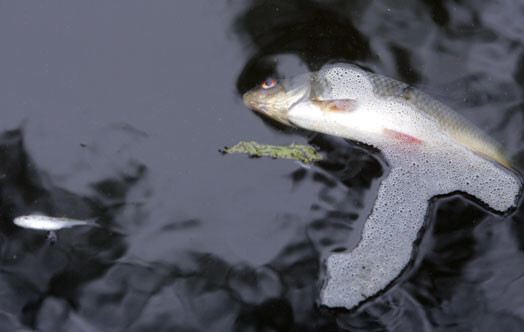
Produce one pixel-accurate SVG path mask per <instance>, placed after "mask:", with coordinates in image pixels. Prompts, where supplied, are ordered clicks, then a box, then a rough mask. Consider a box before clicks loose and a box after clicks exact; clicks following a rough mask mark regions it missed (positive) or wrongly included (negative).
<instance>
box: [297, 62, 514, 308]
mask: <svg viewBox="0 0 524 332" xmlns="http://www.w3.org/2000/svg"><path fill="white" fill-rule="evenodd" d="M324 73H325V77H324V83H323V84H324V85H325V88H326V90H325V96H323V97H324V99H346V98H350V99H354V100H356V101H357V103H358V105H359V107H358V108H357V111H354V112H350V113H341V112H331V113H329V112H319V111H318V110H317V111H312V108H313V106H312V105H307V103H304V105H297V106H296V107H295V108H293V109H292V110H291V111H290V112H289V114H288V116H289V118H290V119H291V120H292V121H293V123H295V124H297V125H299V126H301V127H304V128H307V129H311V130H316V131H320V132H324V133H328V134H333V135H337V136H342V137H345V138H349V139H352V140H356V141H360V142H364V143H367V144H370V145H372V146H375V147H377V148H378V149H379V150H381V151H382V153H383V154H384V156H385V157H386V159H387V160H388V162H389V163H390V166H391V170H390V173H389V175H388V177H387V178H386V179H385V180H384V181H383V182H382V184H381V185H380V188H379V192H378V196H377V200H376V201H375V204H374V206H373V210H372V213H371V214H370V216H369V217H368V220H367V221H366V223H365V225H364V229H363V233H362V238H361V240H360V242H359V243H358V245H357V246H356V247H355V248H354V249H353V250H352V251H351V252H346V253H336V254H333V255H331V256H330V257H328V259H327V261H326V273H327V279H326V280H325V283H324V287H323V289H322V292H321V295H320V301H321V303H322V304H323V305H326V306H328V307H345V308H348V309H351V308H354V307H356V306H357V305H358V304H359V303H361V302H363V301H365V300H366V299H368V298H369V297H371V296H374V295H376V294H378V293H379V292H380V291H382V290H384V289H385V288H386V287H387V286H388V285H389V284H391V283H392V281H394V280H395V279H396V278H397V277H398V276H399V275H400V273H401V272H402V270H403V269H404V268H405V267H406V265H407V264H408V263H409V261H410V260H411V258H412V255H413V243H414V242H415V241H416V239H417V236H418V233H419V231H420V229H421V227H422V226H423V224H424V219H425V215H426V211H427V209H428V204H429V200H430V199H431V198H432V197H434V196H436V195H441V194H447V193H451V192H455V191H462V192H466V193H468V194H470V195H472V196H475V197H476V198H478V199H479V200H481V201H482V202H484V203H485V204H487V205H488V206H489V207H491V208H492V209H494V210H497V211H501V212H503V211H506V210H508V209H509V208H511V207H512V206H514V205H515V204H516V200H517V199H518V195H519V193H520V190H521V185H522V183H521V180H520V179H519V178H518V177H517V176H516V175H515V174H514V173H512V172H511V171H508V170H506V169H504V168H501V167H498V166H497V165H496V164H495V163H493V162H491V161H488V160H486V159H484V158H482V157H480V156H478V155H476V154H474V153H473V152H471V151H470V150H468V149H467V148H465V147H463V146H462V145H460V144H458V143H456V142H455V141H454V140H453V139H451V138H450V137H449V136H447V135H445V134H444V133H443V131H442V130H441V128H440V125H439V124H438V123H436V121H435V120H434V119H431V118H429V117H428V116H427V115H425V114H423V113H422V112H420V111H417V110H416V109H415V108H414V107H413V106H412V105H411V104H408V103H407V102H403V101H399V100H398V99H394V98H381V97H377V96H375V95H374V93H373V89H372V84H371V83H370V81H369V80H368V79H367V77H366V74H365V73H364V72H362V71H361V70H359V69H356V68H355V67H333V68H330V69H328V70H326V71H325V72H324ZM385 128H387V129H390V130H395V131H399V132H401V133H404V134H408V135H410V136H413V137H416V138H417V139H421V140H422V141H423V142H424V143H423V144H416V143H409V142H402V141H398V140H395V139H394V138H392V137H388V136H387V135H385V134H384V131H383V129H385Z"/></svg>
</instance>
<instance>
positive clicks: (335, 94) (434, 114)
mask: <svg viewBox="0 0 524 332" xmlns="http://www.w3.org/2000/svg"><path fill="white" fill-rule="evenodd" d="M244 102H245V103H246V105H247V106H249V107H251V108H252V109H254V110H256V111H259V112H261V113H263V114H265V115H266V116H269V117H271V118H273V119H274V120H277V121H279V122H281V123H284V124H287V125H291V126H296V127H300V128H305V129H310V130H314V131H318V132H322V133H326V134H332V135H336V136H342V137H345V138H348V139H351V140H355V141H359V142H363V143H366V144H369V145H373V146H375V147H377V148H381V147H382V145H384V143H388V142H393V143H403V144H405V143H412V144H425V145H432V146H436V145H442V144H446V143H448V142H449V141H450V140H446V139H445V138H451V141H453V142H455V143H458V144H461V145H462V146H464V147H466V148H468V149H469V150H470V151H473V152H474V153H476V154H478V155H481V156H483V157H486V158H489V159H491V160H494V161H496V162H497V163H499V164H501V165H504V166H505V167H510V164H511V163H510V160H509V159H508V158H507V156H506V154H505V152H504V149H503V148H502V147H501V145H500V144H498V143H497V142H496V141H495V140H493V139H492V138H490V137H489V136H488V135H486V134H485V133H484V132H482V130H480V129H479V128H477V127H476V126H475V125H473V124H472V123H470V122H469V121H467V120H466V119H465V118H463V117H462V116H460V115H459V114H457V113H456V112H454V111H453V110H452V109H451V108H449V107H447V106H446V105H444V104H442V103H440V102H439V101H437V100H435V99H433V98H431V97H429V96H428V95H426V94H425V93H423V92H421V91H419V90H417V89H415V88H413V87H412V86H410V85H408V84H405V83H402V82H399V81H396V80H394V79H391V78H388V77H385V76H382V75H378V74H373V73H369V72H366V71H364V70H362V69H360V68H359V67H357V66H353V65H349V64H337V65H334V66H332V67H330V68H327V69H323V70H320V71H318V72H312V73H306V74H303V75H300V76H298V77H295V78H292V79H285V80H282V81H280V82H277V81H275V80H268V81H265V82H264V83H263V84H262V86H260V87H256V88H254V89H252V90H250V91H248V92H247V93H245V94H244ZM439 134H443V135H439ZM442 136H445V137H444V139H442V138H443V137H442ZM446 141H447V142H446Z"/></svg>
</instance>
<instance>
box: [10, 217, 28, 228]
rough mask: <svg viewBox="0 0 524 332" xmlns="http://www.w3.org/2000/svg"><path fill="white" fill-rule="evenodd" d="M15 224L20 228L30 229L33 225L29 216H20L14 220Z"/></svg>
mask: <svg viewBox="0 0 524 332" xmlns="http://www.w3.org/2000/svg"><path fill="white" fill-rule="evenodd" d="M13 223H14V224H15V225H17V226H20V227H28V226H29V225H30V223H31V219H30V218H29V217H28V216H20V217H16V218H15V219H13Z"/></svg>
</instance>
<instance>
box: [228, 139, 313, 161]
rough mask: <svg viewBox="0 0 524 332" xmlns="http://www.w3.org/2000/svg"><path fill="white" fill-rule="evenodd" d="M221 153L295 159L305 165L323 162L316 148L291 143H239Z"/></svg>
mask: <svg viewBox="0 0 524 332" xmlns="http://www.w3.org/2000/svg"><path fill="white" fill-rule="evenodd" d="M220 152H221V153H224V154H230V153H244V154H248V155H249V156H251V157H271V158H274V159H293V160H297V161H300V162H302V163H304V164H311V163H314V162H316V161H319V160H322V155H321V154H320V153H319V152H318V151H317V150H315V149H314V148H312V147H310V146H306V145H300V144H295V143H291V144H290V145H288V146H278V145H268V144H260V143H257V142H239V143H237V144H236V145H235V146H233V147H232V148H227V147H226V148H224V149H223V150H220Z"/></svg>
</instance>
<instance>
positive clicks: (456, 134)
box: [367, 73, 510, 167]
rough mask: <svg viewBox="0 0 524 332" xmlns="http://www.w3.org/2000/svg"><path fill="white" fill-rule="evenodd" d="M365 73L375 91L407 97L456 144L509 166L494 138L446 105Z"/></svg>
mask: <svg viewBox="0 0 524 332" xmlns="http://www.w3.org/2000/svg"><path fill="white" fill-rule="evenodd" d="M367 76H368V78H369V80H370V81H371V84H372V86H373V93H374V94H375V95H377V96H380V97H392V98H398V99H402V100H405V101H407V102H408V103H410V104H412V105H413V106H414V107H415V108H416V109H418V110H420V111H422V112H423V113H424V114H427V115H429V116H430V117H431V118H432V119H435V120H436V121H437V122H438V123H439V124H440V126H441V128H442V130H443V131H444V132H445V133H446V134H448V135H449V136H451V137H452V138H453V139H455V140H456V141H457V142H459V143H460V144H462V145H464V146H466V147H467V148H469V149H471V150H473V151H474V152H476V153H479V154H481V155H485V156H487V157H489V158H491V159H493V160H495V161H497V162H499V163H500V164H502V165H504V166H506V167H509V166H510V160H509V159H508V157H507V156H506V152H505V151H504V148H503V147H502V146H501V145H500V144H499V143H498V142H496V141H495V140H494V139H492V138H491V137H489V136H488V135H487V134H485V133H484V132H483V131H482V130H481V129H479V128H478V127H477V126H475V125H474V124H472V123H470V122H469V121H467V120H466V119H465V118H463V117H462V116H461V115H459V114H458V113H456V112H454V111H453V110H452V109H451V108H449V107H448V106H446V105H444V104H443V103H441V102H439V101H438V100H436V99H434V98H432V97H430V96H428V95H427V94H425V93H424V92H422V91H420V90H417V89H415V88H414V87H413V86H411V85H408V84H406V83H402V82H399V81H397V80H395V79H392V78H389V77H385V76H382V75H378V74H372V73H367Z"/></svg>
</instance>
